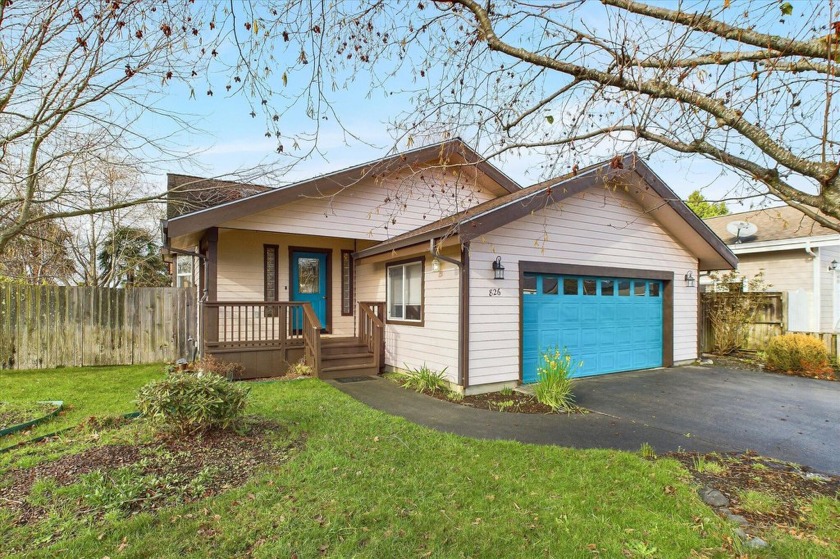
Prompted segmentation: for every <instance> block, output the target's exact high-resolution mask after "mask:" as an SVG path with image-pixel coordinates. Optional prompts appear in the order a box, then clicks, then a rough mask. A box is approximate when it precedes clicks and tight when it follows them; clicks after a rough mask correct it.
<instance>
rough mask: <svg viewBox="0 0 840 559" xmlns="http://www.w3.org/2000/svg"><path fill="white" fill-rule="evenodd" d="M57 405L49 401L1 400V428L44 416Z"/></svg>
mask: <svg viewBox="0 0 840 559" xmlns="http://www.w3.org/2000/svg"><path fill="white" fill-rule="evenodd" d="M55 408H56V406H55V405H53V404H48V403H38V402H32V403H25V404H24V403H18V402H0V429H6V428H8V427H12V426H13V425H20V424H21V423H26V422H27V421H32V420H33V419H38V418H40V417H44V416H45V415H47V414H48V413H50V412H51V411H53V410H55Z"/></svg>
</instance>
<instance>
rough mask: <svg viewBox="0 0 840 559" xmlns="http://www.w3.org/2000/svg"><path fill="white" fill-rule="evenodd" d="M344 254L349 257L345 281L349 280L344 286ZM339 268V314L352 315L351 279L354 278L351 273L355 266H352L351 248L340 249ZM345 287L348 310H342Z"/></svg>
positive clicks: (352, 286)
mask: <svg viewBox="0 0 840 559" xmlns="http://www.w3.org/2000/svg"><path fill="white" fill-rule="evenodd" d="M345 255H347V256H348V257H349V267H350V269H349V273H348V274H347V281H348V282H349V286H345V282H344V256H345ZM339 268H340V269H341V301H340V304H341V316H353V315H354V314H355V313H354V312H353V311H354V310H355V309H354V308H353V300H354V298H355V293H354V291H353V288H354V287H355V286H354V285H353V283H354V282H353V279H354V278H353V275H354V272H355V270H354V268H355V266H354V262H353V251H352V250H347V249H341V262H340V263H339ZM345 287H347V288H348V289H347V293H348V294H349V296H350V301H349V306H348V307H349V309H350V310H349V311H348V312H345V311H344V288H345Z"/></svg>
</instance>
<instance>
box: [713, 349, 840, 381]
mask: <svg viewBox="0 0 840 559" xmlns="http://www.w3.org/2000/svg"><path fill="white" fill-rule="evenodd" d="M707 357H708V358H709V359H711V360H712V361H713V362H714V364H715V365H719V366H721V367H727V368H729V369H737V370H742V371H760V372H764V373H772V374H777V375H787V376H791V377H803V378H815V379H819V380H833V381H840V374H838V371H837V370H836V369H833V368H832V369H828V370H825V371H774V370H772V369H767V368H765V367H764V366H763V364H762V363H761V361H759V360H758V359H757V358H756V356H755V355H754V354H752V353H749V352H741V353H735V354H733V355H711V354H710V355H707Z"/></svg>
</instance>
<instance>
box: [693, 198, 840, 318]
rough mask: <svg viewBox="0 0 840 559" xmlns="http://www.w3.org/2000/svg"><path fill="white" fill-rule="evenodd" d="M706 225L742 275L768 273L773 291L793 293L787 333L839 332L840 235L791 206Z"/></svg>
mask: <svg viewBox="0 0 840 559" xmlns="http://www.w3.org/2000/svg"><path fill="white" fill-rule="evenodd" d="M706 224H707V225H708V226H709V227H710V228H711V229H712V231H714V232H715V234H717V235H718V237H720V238H721V239H723V241H724V242H725V243H726V244H727V246H728V247H729V248H730V249H731V250H732V252H734V253H735V254H736V255H737V256H738V268H737V269H738V272H739V274H740V275H741V276H743V277H745V278H751V277H754V276H755V275H756V274H758V273H759V272H763V274H764V281H765V282H766V283H767V284H769V287H768V289H769V290H770V291H780V292H785V293H787V294H788V305H787V313H786V315H787V322H788V323H787V324H786V329H787V330H788V331H792V332H837V331H838V330H840V284H838V271H839V270H840V264H838V262H840V233H838V232H837V231H834V230H833V229H829V228H828V227H824V226H822V225H820V224H818V223H817V222H816V221H814V220H813V219H811V218H810V217H807V216H806V215H805V214H803V213H802V212H800V211H799V210H797V209H795V208H793V207H791V206H781V207H776V208H765V209H760V210H753V211H749V212H742V213H737V214H729V215H725V216H719V217H713V218H709V219H707V220H706ZM745 224H749V225H745ZM739 226H740V227H739Z"/></svg>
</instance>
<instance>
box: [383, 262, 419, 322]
mask: <svg viewBox="0 0 840 559" xmlns="http://www.w3.org/2000/svg"><path fill="white" fill-rule="evenodd" d="M387 282H388V286H387V298H388V301H387V306H388V320H390V321H393V322H417V323H419V322H422V321H423V261H422V260H414V261H412V262H401V263H397V264H391V265H389V266H388V267H387Z"/></svg>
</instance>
